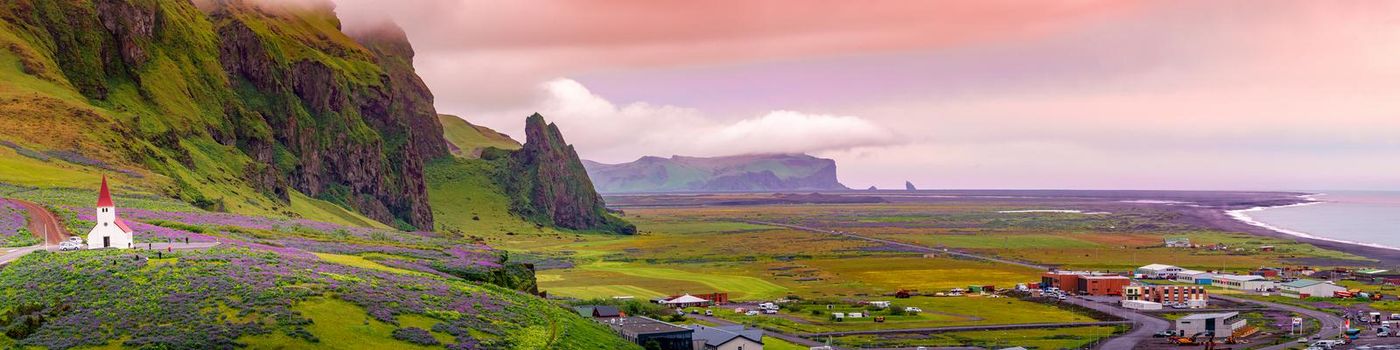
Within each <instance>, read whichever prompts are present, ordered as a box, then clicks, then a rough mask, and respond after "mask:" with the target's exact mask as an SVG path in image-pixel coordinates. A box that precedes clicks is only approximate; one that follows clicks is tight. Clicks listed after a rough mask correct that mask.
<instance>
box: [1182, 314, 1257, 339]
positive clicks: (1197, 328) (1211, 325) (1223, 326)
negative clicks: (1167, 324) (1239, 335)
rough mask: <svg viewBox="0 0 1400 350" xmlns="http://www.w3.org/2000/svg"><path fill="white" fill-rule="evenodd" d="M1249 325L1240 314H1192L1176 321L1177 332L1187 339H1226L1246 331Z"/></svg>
mask: <svg viewBox="0 0 1400 350" xmlns="http://www.w3.org/2000/svg"><path fill="white" fill-rule="evenodd" d="M1248 323H1249V321H1248V320H1246V319H1244V318H1243V317H1240V313H1238V312H1225V313H1213V314H1191V315H1186V316H1183V317H1181V318H1179V319H1177V320H1176V331H1177V334H1179V335H1181V336H1185V337H1194V336H1197V335H1200V336H1206V337H1213V338H1226V337H1229V336H1232V335H1234V334H1235V332H1236V331H1238V330H1241V329H1244V328H1245V326H1247V325H1248Z"/></svg>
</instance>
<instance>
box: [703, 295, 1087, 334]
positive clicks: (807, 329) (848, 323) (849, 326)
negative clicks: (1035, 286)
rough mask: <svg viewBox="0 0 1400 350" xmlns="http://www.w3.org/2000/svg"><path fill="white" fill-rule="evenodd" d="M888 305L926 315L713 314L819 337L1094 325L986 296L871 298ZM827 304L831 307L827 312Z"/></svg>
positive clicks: (817, 307) (806, 309) (837, 307)
mask: <svg viewBox="0 0 1400 350" xmlns="http://www.w3.org/2000/svg"><path fill="white" fill-rule="evenodd" d="M869 300H884V301H890V302H891V304H892V305H893V306H892V307H891V308H892V309H893V308H899V309H901V310H902V309H903V308H904V307H910V306H912V307H918V308H920V309H923V310H924V312H922V313H918V314H916V315H892V314H890V313H889V311H888V310H873V309H870V308H867V307H865V306H859V305H853V304H846V303H829V304H823V303H820V302H819V303H816V304H800V305H789V306H788V307H787V308H786V309H785V310H782V311H780V316H772V315H757V316H747V315H743V314H738V313H734V312H733V311H732V310H716V311H715V316H717V317H720V318H724V319H727V320H730V321H734V322H738V323H743V324H748V325H754V326H761V327H764V328H770V329H778V330H782V331H785V332H791V333H822V332H835V331H863V330H879V329H902V328H928V327H952V326H975V325H990V324H1021V323H1042V322H1093V321H1095V320H1094V319H1093V318H1091V317H1088V316H1085V315H1081V314H1077V313H1074V312H1070V311H1066V310H1062V309H1059V308H1056V307H1054V306H1050V305H1046V304H1040V303H1034V302H1028V301H1022V300H1019V299H1014V298H987V297H915V298H910V299H892V298H871V299H869ZM826 305H831V306H832V307H831V308H829V309H828V308H827V307H826ZM833 312H840V313H846V314H849V313H851V312H859V313H863V314H866V315H867V316H866V317H862V318H846V319H844V320H841V321H835V320H833V319H832V318H831V313H833ZM871 315H879V316H885V322H875V319H874V318H873V317H871Z"/></svg>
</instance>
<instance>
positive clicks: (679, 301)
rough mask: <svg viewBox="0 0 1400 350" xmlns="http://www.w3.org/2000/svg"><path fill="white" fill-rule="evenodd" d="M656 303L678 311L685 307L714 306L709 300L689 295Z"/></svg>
mask: <svg viewBox="0 0 1400 350" xmlns="http://www.w3.org/2000/svg"><path fill="white" fill-rule="evenodd" d="M657 303H658V304H662V305H666V306H668V307H672V308H678V309H679V308H687V307H704V306H710V305H714V303H713V302H710V301H709V300H706V299H704V298H701V297H697V296H694V295H690V294H685V295H681V296H678V297H673V298H669V299H660V300H659V301H658V302H657Z"/></svg>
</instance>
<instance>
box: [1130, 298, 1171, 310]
mask: <svg viewBox="0 0 1400 350" xmlns="http://www.w3.org/2000/svg"><path fill="white" fill-rule="evenodd" d="M1122 304H1123V308H1127V309H1133V310H1161V309H1162V303H1157V302H1151V301H1146V300H1124V301H1122Z"/></svg>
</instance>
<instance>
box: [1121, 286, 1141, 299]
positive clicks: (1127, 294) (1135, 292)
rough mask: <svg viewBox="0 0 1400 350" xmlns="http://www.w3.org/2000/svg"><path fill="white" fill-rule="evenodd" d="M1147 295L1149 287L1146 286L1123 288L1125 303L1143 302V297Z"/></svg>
mask: <svg viewBox="0 0 1400 350" xmlns="http://www.w3.org/2000/svg"><path fill="white" fill-rule="evenodd" d="M1145 294H1147V287H1146V286H1134V285H1129V286H1126V287H1123V300H1124V301H1137V300H1143V299H1142V298H1143V296H1144V295H1145Z"/></svg>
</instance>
